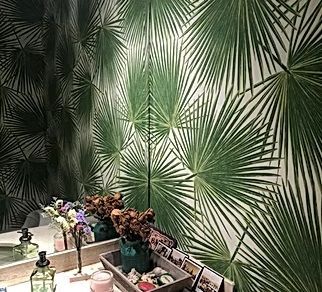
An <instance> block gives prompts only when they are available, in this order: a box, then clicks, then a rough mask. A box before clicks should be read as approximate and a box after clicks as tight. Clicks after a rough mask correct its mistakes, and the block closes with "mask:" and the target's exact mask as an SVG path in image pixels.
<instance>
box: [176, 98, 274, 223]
mask: <svg viewBox="0 0 322 292" xmlns="http://www.w3.org/2000/svg"><path fill="white" fill-rule="evenodd" d="M211 99H213V101H211ZM241 102H242V98H239V97H231V98H228V97H227V98H225V100H224V102H223V104H222V105H221V104H220V100H219V97H215V96H213V95H212V93H211V92H209V93H208V94H204V95H203V96H202V97H201V98H200V99H199V100H198V101H197V103H195V105H194V106H193V107H191V108H190V109H189V111H188V112H187V113H186V114H187V116H189V118H188V117H187V119H186V120H189V122H188V123H187V128H185V129H181V130H179V131H177V132H175V133H174V142H173V144H174V145H175V149H176V155H177V156H178V157H179V158H180V159H181V161H182V163H183V164H184V165H185V167H187V168H188V169H189V171H190V172H191V177H192V178H193V181H194V192H195V196H196V200H197V201H198V204H199V207H200V208H201V212H202V213H203V214H205V215H206V216H207V217H209V218H210V217H211V218H213V220H214V221H215V222H218V224H219V222H222V220H223V219H225V220H227V223H229V224H230V225H231V226H234V225H235V221H234V219H233V218H238V216H245V215H246V213H247V212H248V211H249V207H253V208H257V203H260V202H261V201H262V197H263V194H262V193H261V192H265V191H266V187H267V186H268V185H271V184H272V180H271V178H274V177H275V176H276V167H275V166H274V165H269V164H268V163H269V162H272V161H273V159H272V158H269V157H268V158H267V157H266V156H267V155H268V154H271V152H272V150H271V149H269V148H267V147H268V146H271V144H270V143H269V142H267V141H266V135H267V131H265V127H264V126H261V125H260V124H261V120H260V117H259V116H258V115H257V116H256V115H254V112H253V110H252V108H251V107H250V106H249V104H248V103H246V104H245V105H242V104H241ZM252 115H254V116H252ZM223 225H224V224H223Z"/></svg>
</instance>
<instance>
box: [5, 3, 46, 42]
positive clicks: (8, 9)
mask: <svg viewBox="0 0 322 292" xmlns="http://www.w3.org/2000/svg"><path fill="white" fill-rule="evenodd" d="M45 2H46V1H43V0H7V1H1V3H0V10H1V11H2V12H3V13H4V14H5V15H6V16H7V17H8V19H10V21H11V23H12V24H14V27H12V29H14V31H15V33H16V34H17V36H19V37H21V38H23V39H24V40H26V41H28V42H29V41H31V40H35V39H36V38H39V37H40V35H41V32H42V24H43V16H44V14H45V8H46V3H45Z"/></svg>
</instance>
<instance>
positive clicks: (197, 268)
mask: <svg viewBox="0 0 322 292" xmlns="http://www.w3.org/2000/svg"><path fill="white" fill-rule="evenodd" d="M181 269H182V270H184V271H186V272H187V273H188V274H190V275H191V276H192V280H193V284H192V286H193V287H194V286H195V283H196V281H197V280H198V277H199V274H200V272H201V270H202V266H201V265H200V264H198V263H196V262H195V261H194V260H192V259H191V258H188V257H187V258H185V259H184V261H183V263H182V266H181Z"/></svg>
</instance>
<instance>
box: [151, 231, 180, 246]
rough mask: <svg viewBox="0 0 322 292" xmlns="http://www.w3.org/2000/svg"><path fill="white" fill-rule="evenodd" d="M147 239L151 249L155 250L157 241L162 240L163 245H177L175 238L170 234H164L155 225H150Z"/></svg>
mask: <svg viewBox="0 0 322 292" xmlns="http://www.w3.org/2000/svg"><path fill="white" fill-rule="evenodd" d="M148 241H149V247H150V248H151V249H152V250H155V248H156V247H157V245H158V242H162V243H163V244H164V245H166V246H167V247H169V248H176V247H177V240H176V239H175V238H173V237H172V236H170V235H168V234H166V233H165V232H163V231H162V230H160V229H158V228H156V227H154V226H153V227H151V232H150V235H149V237H148Z"/></svg>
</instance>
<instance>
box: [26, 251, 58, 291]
mask: <svg viewBox="0 0 322 292" xmlns="http://www.w3.org/2000/svg"><path fill="white" fill-rule="evenodd" d="M49 264H50V261H49V260H48V259H47V258H46V252H45V251H41V252H39V260H38V261H37V262H36V266H37V268H35V269H34V270H33V272H32V274H31V276H30V284H31V292H53V291H55V289H56V286H55V273H56V269H55V268H54V267H49Z"/></svg>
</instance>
